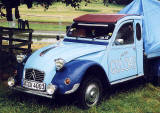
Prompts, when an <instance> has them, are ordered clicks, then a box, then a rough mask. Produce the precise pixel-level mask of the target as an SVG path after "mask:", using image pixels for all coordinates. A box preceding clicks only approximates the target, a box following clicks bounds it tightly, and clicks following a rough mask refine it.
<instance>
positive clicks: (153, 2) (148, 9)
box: [119, 0, 160, 58]
mask: <svg viewBox="0 0 160 113" xmlns="http://www.w3.org/2000/svg"><path fill="white" fill-rule="evenodd" d="M119 14H137V15H142V16H143V33H142V35H143V40H144V49H145V53H146V55H147V57H148V58H149V57H156V56H160V1H158V0H134V1H133V2H131V3H130V4H129V5H128V6H126V7H125V8H124V9H122V10H121V11H120V12H119Z"/></svg>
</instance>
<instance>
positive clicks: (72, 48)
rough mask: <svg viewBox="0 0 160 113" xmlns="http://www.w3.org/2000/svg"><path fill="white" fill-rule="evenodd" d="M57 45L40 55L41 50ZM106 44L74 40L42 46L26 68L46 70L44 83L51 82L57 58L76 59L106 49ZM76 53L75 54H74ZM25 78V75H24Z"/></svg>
mask: <svg viewBox="0 0 160 113" xmlns="http://www.w3.org/2000/svg"><path fill="white" fill-rule="evenodd" d="M53 46H55V48H53V49H51V50H50V51H48V52H46V53H45V54H44V55H42V56H40V54H41V52H43V51H45V50H46V49H48V48H50V47H53ZM105 49H106V46H104V45H97V46H95V45H94V44H85V45H84V44H83V43H82V44H81V43H72V42H63V43H61V45H58V46H57V45H51V46H49V47H45V48H42V49H40V50H38V51H36V52H34V53H33V54H32V55H31V56H30V57H29V58H28V60H27V62H26V64H25V67H24V73H25V69H30V68H33V69H37V70H40V71H44V72H45V78H44V83H46V84H49V83H51V81H52V79H53V77H54V76H55V74H56V68H55V62H54V60H55V59H57V58H63V59H64V60H65V61H66V62H70V61H72V60H74V59H77V58H79V57H82V56H86V55H89V54H94V53H97V52H101V51H104V50H105ZM73 53H74V54H73ZM23 78H24V75H23Z"/></svg>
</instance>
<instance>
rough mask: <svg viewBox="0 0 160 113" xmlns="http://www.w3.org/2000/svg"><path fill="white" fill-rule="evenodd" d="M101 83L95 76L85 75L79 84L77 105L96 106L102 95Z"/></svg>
mask: <svg viewBox="0 0 160 113" xmlns="http://www.w3.org/2000/svg"><path fill="white" fill-rule="evenodd" d="M102 90H103V88H102V83H101V81H100V79H98V78H96V77H94V78H93V77H92V78H91V77H89V78H88V77H87V78H86V79H85V80H84V81H83V82H82V84H81V86H80V88H79V91H78V94H79V105H80V107H81V108H83V109H88V108H90V107H93V106H96V105H97V104H98V103H99V102H100V100H101V97H102Z"/></svg>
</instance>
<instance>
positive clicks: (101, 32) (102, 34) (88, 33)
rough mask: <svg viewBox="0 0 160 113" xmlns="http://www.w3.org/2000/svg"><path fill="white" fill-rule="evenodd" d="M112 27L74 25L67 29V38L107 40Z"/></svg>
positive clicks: (111, 25) (105, 25)
mask: <svg viewBox="0 0 160 113" xmlns="http://www.w3.org/2000/svg"><path fill="white" fill-rule="evenodd" d="M114 27H115V25H114V24H84V23H74V24H73V25H72V26H71V28H70V29H69V31H68V33H67V36H68V37H76V38H78V37H81V38H97V39H104V40H108V39H110V37H111V36H112V33H113V30H114Z"/></svg>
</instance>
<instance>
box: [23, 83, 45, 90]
mask: <svg viewBox="0 0 160 113" xmlns="http://www.w3.org/2000/svg"><path fill="white" fill-rule="evenodd" d="M23 87H26V88H29V89H35V90H40V91H44V90H45V87H46V85H45V83H39V82H34V81H28V80H23Z"/></svg>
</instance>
